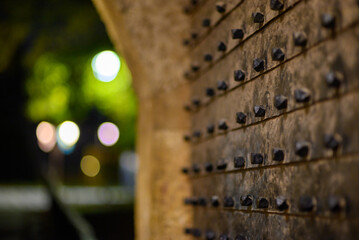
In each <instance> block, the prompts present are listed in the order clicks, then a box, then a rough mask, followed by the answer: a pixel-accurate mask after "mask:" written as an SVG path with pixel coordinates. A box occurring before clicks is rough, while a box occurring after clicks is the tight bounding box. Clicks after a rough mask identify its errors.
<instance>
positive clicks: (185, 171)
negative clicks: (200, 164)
mask: <svg viewBox="0 0 359 240" xmlns="http://www.w3.org/2000/svg"><path fill="white" fill-rule="evenodd" d="M181 172H182V173H183V174H188V173H189V169H188V167H183V168H182V169H181Z"/></svg>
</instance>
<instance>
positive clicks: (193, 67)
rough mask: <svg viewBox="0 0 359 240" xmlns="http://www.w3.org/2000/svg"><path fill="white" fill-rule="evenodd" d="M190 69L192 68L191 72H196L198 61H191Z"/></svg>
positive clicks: (198, 67)
mask: <svg viewBox="0 0 359 240" xmlns="http://www.w3.org/2000/svg"><path fill="white" fill-rule="evenodd" d="M191 69H192V71H193V72H197V71H198V70H199V69H200V66H199V64H198V63H193V64H192V65H191Z"/></svg>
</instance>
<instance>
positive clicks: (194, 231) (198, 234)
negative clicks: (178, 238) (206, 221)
mask: <svg viewBox="0 0 359 240" xmlns="http://www.w3.org/2000/svg"><path fill="white" fill-rule="evenodd" d="M201 235H202V232H201V230H199V229H198V228H193V229H192V236H194V237H197V238H199V237H201Z"/></svg>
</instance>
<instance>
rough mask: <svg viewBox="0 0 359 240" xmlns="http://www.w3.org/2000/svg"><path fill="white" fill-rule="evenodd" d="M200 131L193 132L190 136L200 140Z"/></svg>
mask: <svg viewBox="0 0 359 240" xmlns="http://www.w3.org/2000/svg"><path fill="white" fill-rule="evenodd" d="M201 135H202V134H201V131H199V130H195V131H193V133H192V136H193V137H195V138H200V137H201Z"/></svg>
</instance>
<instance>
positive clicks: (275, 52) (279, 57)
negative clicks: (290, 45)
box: [272, 48, 285, 61]
mask: <svg viewBox="0 0 359 240" xmlns="http://www.w3.org/2000/svg"><path fill="white" fill-rule="evenodd" d="M284 57H285V54H284V52H283V50H282V49H280V48H273V49H272V60H273V61H283V60H284Z"/></svg>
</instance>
